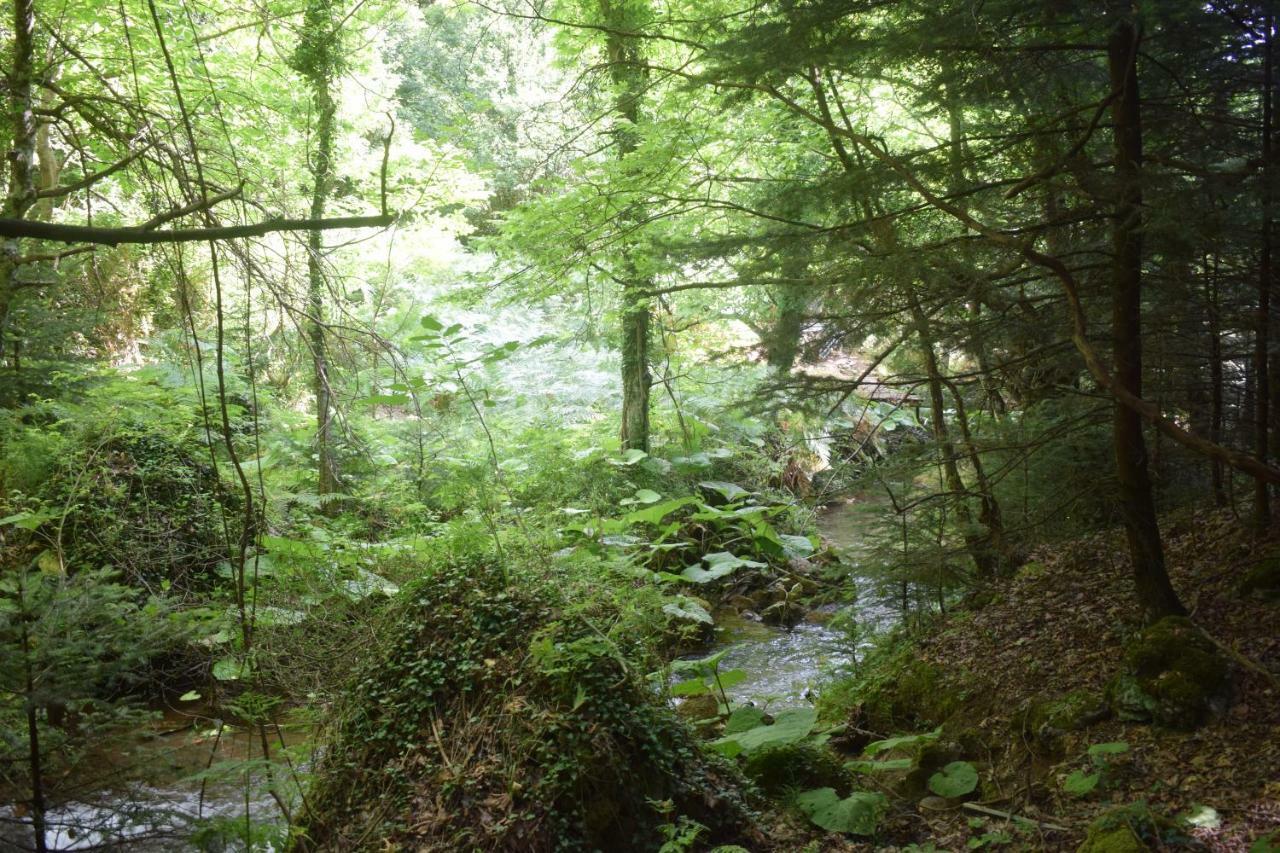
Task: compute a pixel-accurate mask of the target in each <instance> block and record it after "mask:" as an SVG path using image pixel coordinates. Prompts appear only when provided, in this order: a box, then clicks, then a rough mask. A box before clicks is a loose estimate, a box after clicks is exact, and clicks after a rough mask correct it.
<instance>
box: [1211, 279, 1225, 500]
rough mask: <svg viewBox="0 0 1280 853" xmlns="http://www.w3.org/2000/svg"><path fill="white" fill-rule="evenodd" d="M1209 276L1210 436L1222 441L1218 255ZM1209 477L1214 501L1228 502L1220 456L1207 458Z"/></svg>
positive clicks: (1219, 442)
mask: <svg viewBox="0 0 1280 853" xmlns="http://www.w3.org/2000/svg"><path fill="white" fill-rule="evenodd" d="M1206 273H1207V274H1208V278H1209V284H1208V288H1209V399H1210V410H1209V440H1210V441H1212V442H1213V443H1214V444H1221V443H1222V382H1223V377H1222V332H1221V328H1220V320H1219V319H1218V311H1219V307H1218V256H1217V255H1216V254H1215V255H1214V256H1213V266H1212V267H1211V268H1209V269H1207V270H1206ZM1209 470H1210V479H1211V480H1212V483H1213V505H1214V506H1217V507H1223V506H1226V505H1227V493H1226V492H1225V491H1224V490H1223V488H1222V480H1223V476H1222V475H1223V465H1222V460H1221V459H1211V460H1210V461H1209Z"/></svg>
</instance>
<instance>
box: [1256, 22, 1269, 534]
mask: <svg viewBox="0 0 1280 853" xmlns="http://www.w3.org/2000/svg"><path fill="white" fill-rule="evenodd" d="M1265 24H1266V37H1265V44H1264V45H1263V63H1262V252H1261V257H1260V259H1259V262H1258V310H1257V313H1256V315H1255V316H1254V324H1255V325H1254V333H1253V374H1254V380H1253V381H1254V408H1253V419H1254V420H1253V452H1254V455H1255V456H1257V457H1258V460H1259V461H1260V462H1266V461H1267V455H1268V443H1269V442H1268V439H1269V432H1270V428H1271V412H1270V406H1271V385H1270V383H1271V374H1270V364H1269V361H1270V353H1269V352H1268V338H1269V334H1268V333H1269V331H1270V326H1271V276H1272V257H1271V254H1272V222H1271V218H1272V211H1271V206H1272V187H1271V180H1272V168H1271V135H1272V124H1273V122H1274V117H1273V116H1272V106H1273V103H1272V88H1273V76H1274V70H1273V66H1274V63H1273V61H1272V55H1273V50H1272V38H1271V28H1272V18H1271V16H1270V15H1268V16H1267V18H1266V21H1265ZM1253 524H1254V526H1255V527H1257V528H1258V529H1259V530H1264V529H1266V528H1267V527H1268V526H1270V524H1271V489H1270V487H1269V486H1268V484H1267V481H1266V480H1264V479H1262V478H1261V477H1258V478H1256V479H1255V480H1254V485H1253Z"/></svg>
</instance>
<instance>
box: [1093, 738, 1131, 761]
mask: <svg viewBox="0 0 1280 853" xmlns="http://www.w3.org/2000/svg"><path fill="white" fill-rule="evenodd" d="M1128 751H1129V744H1128V743H1127V742H1125V741H1122V740H1118V741H1114V742H1112V743H1095V744H1094V745H1093V746H1091V747H1089V757H1090V758H1092V759H1094V763H1095V764H1097V763H1105V762H1106V756H1108V755H1123V754H1124V753H1126V752H1128Z"/></svg>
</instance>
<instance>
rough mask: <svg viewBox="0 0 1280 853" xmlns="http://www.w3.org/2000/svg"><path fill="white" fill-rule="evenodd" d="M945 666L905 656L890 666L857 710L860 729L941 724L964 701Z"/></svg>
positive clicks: (905, 729) (884, 731)
mask: <svg viewBox="0 0 1280 853" xmlns="http://www.w3.org/2000/svg"><path fill="white" fill-rule="evenodd" d="M964 699H965V696H964V694H963V691H961V690H960V689H958V688H956V687H954V686H953V685H952V683H951V680H949V679H947V678H946V677H945V676H944V673H943V671H942V669H941V668H940V667H938V666H936V665H935V664H933V663H930V662H929V661H927V660H922V659H920V658H915V657H902V658H899V659H898V660H897V661H895V662H893V663H892V664H891V665H890V666H888V667H886V668H885V669H884V670H883V671H882V672H881V673H880V675H879V677H878V678H876V679H875V683H874V684H872V685H870V686H869V689H868V690H867V691H866V692H865V693H864V694H863V698H862V702H861V703H860V705H859V706H858V707H857V708H856V709H855V717H856V722H857V725H858V727H859V728H863V729H867V730H869V731H873V732H878V733H882V734H891V733H895V732H914V731H920V730H922V729H926V728H931V727H933V726H938V725H941V724H942V723H945V722H946V721H947V720H948V719H950V718H951V717H952V716H953V715H954V714H955V713H956V711H958V710H959V709H960V707H961V706H962V705H963V704H964Z"/></svg>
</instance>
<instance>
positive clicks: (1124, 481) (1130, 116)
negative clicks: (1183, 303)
mask: <svg viewBox="0 0 1280 853" xmlns="http://www.w3.org/2000/svg"><path fill="white" fill-rule="evenodd" d="M1137 47H1138V33H1137V30H1136V29H1135V28H1134V26H1133V24H1132V23H1131V22H1129V21H1127V20H1126V21H1122V22H1121V23H1120V24H1118V25H1117V26H1116V28H1115V30H1114V31H1113V32H1112V35H1111V39H1110V42H1109V44H1108V46H1107V64H1108V67H1109V70H1110V75H1111V86H1112V91H1114V92H1119V95H1118V97H1116V98H1115V100H1114V101H1113V102H1112V106H1111V116H1112V121H1113V123H1114V128H1115V131H1114V132H1115V170H1116V189H1117V198H1116V207H1115V211H1114V214H1113V216H1114V220H1113V226H1112V229H1113V230H1112V248H1113V252H1114V261H1113V269H1112V299H1111V309H1112V315H1111V339H1112V347H1113V350H1114V352H1113V359H1114V365H1113V367H1114V378H1115V382H1116V383H1117V384H1118V385H1119V387H1121V388H1122V389H1124V390H1126V391H1128V392H1130V393H1131V394H1133V395H1135V396H1140V395H1141V394H1142V223H1141V216H1142V185H1141V174H1140V170H1141V165H1142V123H1141V113H1140V102H1139V98H1138V72H1137V58H1138V51H1137ZM1113 437H1114V448H1115V459H1116V479H1117V481H1118V485H1119V499H1120V510H1121V513H1122V515H1123V517H1124V524H1125V531H1126V533H1127V534H1128V540H1129V557H1130V561H1131V563H1132V567H1133V579H1134V584H1135V587H1136V590H1137V597H1138V605H1139V607H1140V608H1141V609H1142V611H1143V613H1144V615H1145V616H1146V618H1147V619H1149V620H1152V621H1154V620H1156V619H1159V618H1160V617H1162V616H1167V615H1170V614H1175V613H1184V612H1185V610H1184V609H1183V606H1182V603H1181V602H1180V601H1179V600H1178V595H1177V593H1175V592H1174V590H1173V585H1172V584H1171V583H1170V582H1169V575H1168V572H1167V571H1166V570H1165V564H1164V548H1163V545H1162V543H1161V541H1160V527H1159V524H1158V522H1157V519H1156V508H1155V502H1154V501H1153V500H1152V497H1151V481H1150V477H1149V476H1148V473H1147V449H1146V443H1145V440H1144V438H1143V434H1142V418H1141V416H1140V415H1139V414H1138V413H1137V412H1136V411H1134V410H1133V409H1131V408H1129V407H1128V406H1125V405H1123V404H1122V403H1120V402H1119V401H1117V402H1116V404H1115V419H1114V428H1113Z"/></svg>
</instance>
